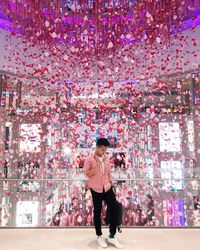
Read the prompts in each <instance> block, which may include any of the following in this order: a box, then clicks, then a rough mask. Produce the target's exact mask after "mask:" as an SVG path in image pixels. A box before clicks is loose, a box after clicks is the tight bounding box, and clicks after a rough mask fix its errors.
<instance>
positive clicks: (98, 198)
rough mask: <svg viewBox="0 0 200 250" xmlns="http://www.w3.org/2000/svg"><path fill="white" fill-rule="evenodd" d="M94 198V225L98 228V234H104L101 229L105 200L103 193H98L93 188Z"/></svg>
mask: <svg viewBox="0 0 200 250" xmlns="http://www.w3.org/2000/svg"><path fill="white" fill-rule="evenodd" d="M91 193H92V200H93V205H94V226H95V230H96V235H97V236H100V235H102V231H101V208H102V201H103V193H97V192H95V191H94V190H92V189H91Z"/></svg>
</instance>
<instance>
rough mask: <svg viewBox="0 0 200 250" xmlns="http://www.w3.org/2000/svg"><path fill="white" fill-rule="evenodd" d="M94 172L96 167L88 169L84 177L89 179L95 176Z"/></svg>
mask: <svg viewBox="0 0 200 250" xmlns="http://www.w3.org/2000/svg"><path fill="white" fill-rule="evenodd" d="M96 171H97V167H93V168H92V169H89V170H88V171H87V172H86V175H87V176H88V177H91V176H93V175H95V173H96Z"/></svg>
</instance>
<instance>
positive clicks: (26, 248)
mask: <svg viewBox="0 0 200 250" xmlns="http://www.w3.org/2000/svg"><path fill="white" fill-rule="evenodd" d="M103 232H104V236H105V237H106V236H107V234H108V230H107V229H104V230H103ZM118 239H120V241H121V243H122V244H123V245H124V249H126V250H179V249H180V250H190V249H195V250H198V249H200V229H146V228H145V229H137V228H134V229H123V233H122V234H118ZM0 249H1V250H66V249H69V250H75V249H77V250H81V249H83V250H87V249H88V250H89V249H91V250H92V249H100V248H99V247H98V246H97V243H96V237H95V234H94V230H93V229H88V228H85V229H0ZM107 249H115V248H114V247H113V246H108V248H107Z"/></svg>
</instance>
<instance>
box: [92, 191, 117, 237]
mask: <svg viewBox="0 0 200 250" xmlns="http://www.w3.org/2000/svg"><path fill="white" fill-rule="evenodd" d="M91 192H92V200H93V205H94V226H95V230H96V235H97V236H100V235H102V231H101V209H102V201H103V200H104V201H105V202H106V204H107V206H108V207H109V210H110V234H111V235H113V236H114V235H115V234H116V228H117V211H118V210H117V209H118V207H117V201H116V197H115V194H114V192H113V189H112V188H110V189H109V190H108V191H107V192H103V193H97V192H95V191H94V190H92V189H91Z"/></svg>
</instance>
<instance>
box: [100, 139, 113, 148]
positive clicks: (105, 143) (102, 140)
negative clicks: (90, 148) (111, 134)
mask: <svg viewBox="0 0 200 250" xmlns="http://www.w3.org/2000/svg"><path fill="white" fill-rule="evenodd" d="M101 146H105V147H110V142H109V141H108V140H107V139H106V138H99V139H98V140H97V147H101Z"/></svg>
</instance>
